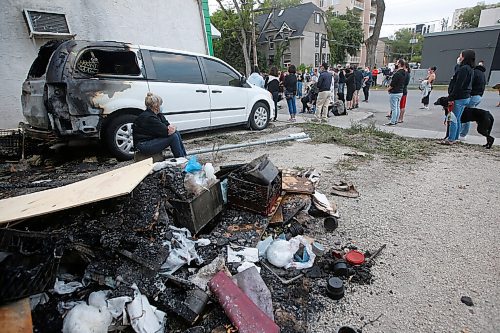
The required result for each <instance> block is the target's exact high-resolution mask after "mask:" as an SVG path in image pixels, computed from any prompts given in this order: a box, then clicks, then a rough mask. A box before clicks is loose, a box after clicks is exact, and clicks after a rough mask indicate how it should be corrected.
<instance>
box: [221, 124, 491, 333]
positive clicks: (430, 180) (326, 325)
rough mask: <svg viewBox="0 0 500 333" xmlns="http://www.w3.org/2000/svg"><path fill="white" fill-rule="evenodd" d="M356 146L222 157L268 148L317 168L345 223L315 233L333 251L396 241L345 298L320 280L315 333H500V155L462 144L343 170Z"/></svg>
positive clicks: (311, 325)
mask: <svg viewBox="0 0 500 333" xmlns="http://www.w3.org/2000/svg"><path fill="white" fill-rule="evenodd" d="M290 130H291V129H287V130H285V131H290ZM275 135H276V134H275ZM350 150H351V149H347V148H345V147H339V146H336V145H329V144H317V145H314V144H310V143H293V144H287V145H272V146H268V147H265V148H263V147H258V148H252V149H246V150H244V151H242V150H239V151H232V152H225V153H224V154H223V155H222V156H223V158H221V161H220V162H222V163H226V162H242V161H248V160H250V159H252V158H253V157H256V156H259V155H260V154H263V153H265V152H266V153H269V156H270V158H271V161H272V162H273V163H274V164H275V165H277V166H278V167H288V168H293V167H301V168H304V167H315V168H317V169H318V170H319V171H320V172H321V173H322V177H321V181H320V186H319V188H320V190H321V191H323V192H324V193H325V194H327V195H328V196H329V198H330V199H331V200H332V201H335V202H336V203H337V204H338V206H339V211H340V214H341V219H340V227H339V228H338V229H337V230H336V231H335V232H333V233H327V232H325V230H324V229H323V226H322V225H318V226H317V227H316V228H314V229H313V230H312V234H311V233H310V234H309V235H310V236H312V237H315V238H316V240H317V241H319V242H320V243H322V244H323V245H324V246H325V247H326V248H338V247H339V246H338V245H335V244H336V243H337V244H340V243H342V244H344V245H345V244H352V245H355V246H357V247H358V248H359V249H360V250H363V251H365V250H369V251H370V252H371V253H373V252H374V251H376V250H377V249H378V248H379V247H380V246H381V245H383V244H387V248H386V249H384V250H383V252H382V253H381V255H380V256H379V257H378V258H377V259H376V260H375V262H376V264H375V265H374V266H373V267H372V274H373V276H374V281H373V284H371V285H358V284H348V285H346V296H345V297H344V298H343V299H341V300H340V301H333V300H331V299H329V298H328V297H326V295H324V294H322V293H321V291H322V290H324V287H325V286H326V279H325V281H320V282H319V284H320V288H316V290H319V291H320V292H314V293H311V294H310V297H311V298H312V300H311V301H310V303H312V304H315V303H317V302H320V303H321V304H322V305H323V307H320V308H322V310H320V311H319V312H314V311H312V312H310V313H309V318H308V330H307V331H308V332H336V327H339V326H341V325H348V326H351V327H353V328H356V329H359V330H362V332H363V333H372V332H384V333H387V332H468V333H472V332H486V333H487V332H500V320H499V319H498V313H500V287H499V286H498V279H499V277H500V242H498V239H499V236H500V224H499V223H498V222H499V217H498V216H499V212H500V198H499V196H500V192H499V190H498V183H499V173H498V167H499V165H500V164H499V161H500V153H499V151H498V150H496V149H495V150H492V151H483V150H479V149H478V148H475V147H470V146H465V145H463V146H462V145H461V146H459V147H452V149H449V150H444V151H443V150H442V149H440V150H439V152H438V153H437V154H436V155H434V156H432V157H431V158H427V159H424V160H421V161H416V162H400V163H395V162H391V161H387V160H384V159H382V158H380V157H378V156H375V158H374V159H373V160H371V161H364V162H361V165H359V166H358V169H357V170H355V171H350V172H348V173H347V174H346V173H340V171H339V170H338V169H337V168H335V167H334V164H335V163H337V162H338V161H339V160H340V159H343V158H345V157H343V153H345V152H346V151H350ZM325 156H326V157H325ZM339 180H346V181H348V182H352V183H354V185H355V186H356V188H357V190H358V191H359V192H360V194H361V196H360V197H359V198H357V199H348V198H342V197H334V196H332V195H329V192H328V190H329V189H330V188H331V185H332V184H333V183H334V182H335V181H339ZM462 296H468V297H470V298H471V299H472V301H473V303H474V306H472V307H469V306H466V305H465V304H464V303H462V301H461V298H462Z"/></svg>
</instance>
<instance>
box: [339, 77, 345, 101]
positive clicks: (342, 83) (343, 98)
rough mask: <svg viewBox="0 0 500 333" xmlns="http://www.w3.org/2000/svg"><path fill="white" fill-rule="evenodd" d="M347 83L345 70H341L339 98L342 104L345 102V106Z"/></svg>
mask: <svg viewBox="0 0 500 333" xmlns="http://www.w3.org/2000/svg"><path fill="white" fill-rule="evenodd" d="M345 82H346V79H345V71H344V69H340V70H339V91H338V96H339V99H340V100H341V101H342V102H344V104H345V97H344V91H345V90H344V88H345Z"/></svg>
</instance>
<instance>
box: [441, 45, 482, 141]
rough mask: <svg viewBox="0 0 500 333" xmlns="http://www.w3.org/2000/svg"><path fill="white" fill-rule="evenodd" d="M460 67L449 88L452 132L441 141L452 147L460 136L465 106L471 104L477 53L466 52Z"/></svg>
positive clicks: (460, 59)
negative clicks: (461, 119)
mask: <svg viewBox="0 0 500 333" xmlns="http://www.w3.org/2000/svg"><path fill="white" fill-rule="evenodd" d="M458 61H459V63H460V64H459V67H458V69H457V70H456V71H455V74H454V75H453V78H452V79H451V81H450V84H449V86H448V101H449V102H448V103H449V106H450V108H453V110H452V113H451V115H450V131H449V135H448V138H447V139H446V140H443V141H441V144H444V145H452V144H454V143H456V142H457V140H458V137H459V134H460V129H461V128H460V127H461V123H460V118H461V117H462V113H463V112H464V109H465V106H467V105H468V104H469V102H470V96H471V91H472V78H473V77H474V69H473V68H474V67H475V61H476V53H475V52H474V51H473V50H464V51H462V52H461V53H460V56H459V57H458Z"/></svg>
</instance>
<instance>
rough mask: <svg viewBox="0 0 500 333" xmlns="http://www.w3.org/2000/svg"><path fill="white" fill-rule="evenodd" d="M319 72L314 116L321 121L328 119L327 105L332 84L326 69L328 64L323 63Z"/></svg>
mask: <svg viewBox="0 0 500 333" xmlns="http://www.w3.org/2000/svg"><path fill="white" fill-rule="evenodd" d="M320 71H321V74H320V75H319V79H318V90H319V94H318V100H317V102H316V107H317V109H316V110H317V111H316V117H317V118H320V119H321V121H328V118H327V117H328V105H329V104H330V97H331V91H330V88H331V86H332V79H333V76H332V73H330V72H329V71H328V64H327V63H323V64H322V65H321V68H320Z"/></svg>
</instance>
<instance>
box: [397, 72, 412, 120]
mask: <svg viewBox="0 0 500 333" xmlns="http://www.w3.org/2000/svg"><path fill="white" fill-rule="evenodd" d="M410 71H411V69H410V66H409V65H408V63H407V62H405V85H404V86H403V97H401V102H400V104H399V109H400V112H399V119H398V123H402V122H403V118H404V115H405V111H406V96H407V95H408V85H409V84H410Z"/></svg>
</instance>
